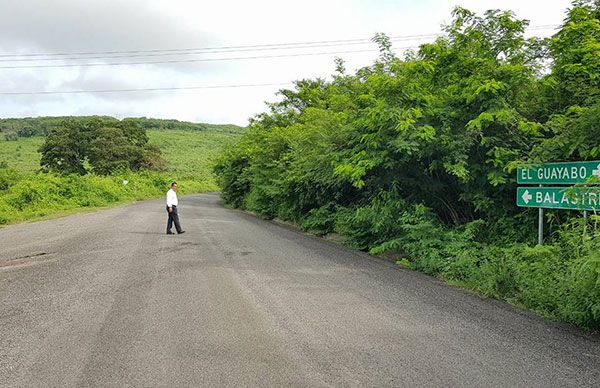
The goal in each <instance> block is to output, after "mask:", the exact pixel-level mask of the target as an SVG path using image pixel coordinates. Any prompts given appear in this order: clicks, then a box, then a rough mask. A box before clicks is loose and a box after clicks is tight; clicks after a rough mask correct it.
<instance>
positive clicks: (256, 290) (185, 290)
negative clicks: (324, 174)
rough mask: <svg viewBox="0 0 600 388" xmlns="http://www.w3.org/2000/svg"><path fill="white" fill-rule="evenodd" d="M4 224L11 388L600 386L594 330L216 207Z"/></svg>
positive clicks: (0, 310)
mask: <svg viewBox="0 0 600 388" xmlns="http://www.w3.org/2000/svg"><path fill="white" fill-rule="evenodd" d="M180 213H181V218H182V223H183V225H184V228H185V229H186V230H187V233H186V234H184V235H181V236H178V235H175V236H167V235H164V234H163V232H164V224H165V221H166V215H165V211H164V208H163V206H162V202H161V201H150V202H143V203H138V204H134V205H129V206H125V207H121V208H116V209H111V210H106V211H101V212H98V213H93V214H85V215H76V216H71V217H67V218H62V219H58V220H52V221H45V222H38V223H32V224H23V225H17V226H11V227H8V228H4V229H0V247H1V249H0V385H2V386H19V387H21V386H124V385H128V386H169V387H174V386H223V385H226V386H356V387H363V386H411V387H412V386H477V387H483V386H507V387H515V386H540V387H549V386H577V387H581V386H594V385H595V386H598V384H599V383H600V339H599V338H598V337H597V336H596V337H595V336H589V335H585V334H583V333H582V332H580V331H578V330H576V329H573V328H571V327H569V326H566V325H561V324H556V323H552V322H548V321H546V320H543V319H540V318H537V317H535V316H533V315H532V314H529V313H526V312H522V311H519V310H516V309H514V308H512V307H510V306H508V305H506V304H504V303H501V302H498V301H492V300H486V299H482V298H479V297H477V296H474V295H472V294H470V293H467V292H465V291H461V290H458V289H455V288H452V287H449V286H446V285H444V284H442V283H440V282H438V281H436V280H434V279H431V278H429V277H427V276H424V275H422V274H419V273H415V272H411V271H406V270H401V269H397V268H395V267H394V266H393V265H392V264H390V263H388V262H385V261H382V260H378V259H373V258H370V257H368V256H366V255H364V254H361V253H355V252H352V251H350V250H347V249H345V248H343V247H340V246H337V245H334V244H332V243H328V242H325V241H322V240H320V239H317V238H314V237H310V236H306V235H304V234H302V233H299V232H297V231H294V230H291V229H289V228H285V227H282V226H279V225H276V224H273V223H270V222H265V221H261V220H258V219H256V218H254V217H252V216H250V215H247V214H244V213H240V212H237V211H233V210H227V209H224V208H222V207H220V206H219V205H218V197H217V196H214V195H202V196H193V197H187V198H184V199H183V200H182V206H181V209H180Z"/></svg>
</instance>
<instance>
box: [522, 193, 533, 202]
mask: <svg viewBox="0 0 600 388" xmlns="http://www.w3.org/2000/svg"><path fill="white" fill-rule="evenodd" d="M521 198H523V201H525V205H527V204H528V203H529V201H531V199H532V198H533V195H531V193H529V190H525V192H524V193H523V196H522V197H521Z"/></svg>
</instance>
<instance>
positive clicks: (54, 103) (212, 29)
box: [0, 0, 570, 125]
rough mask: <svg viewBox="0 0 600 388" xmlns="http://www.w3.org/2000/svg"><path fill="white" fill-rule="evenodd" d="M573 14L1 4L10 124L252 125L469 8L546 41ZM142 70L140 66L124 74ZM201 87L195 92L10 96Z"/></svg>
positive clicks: (445, 5)
mask: <svg viewBox="0 0 600 388" xmlns="http://www.w3.org/2000/svg"><path fill="white" fill-rule="evenodd" d="M569 4H570V0H505V1H488V0H454V1H447V0H417V1H415V0H369V1H366V0H365V1H358V0H303V1H301V2H299V1H294V2H292V1H283V0H277V1H276V0H254V1H242V0H239V1H231V0H219V1H211V2H208V1H199V0H0V117H26V116H46V115H52V116H56V115H88V114H101V115H111V116H116V117H120V118H122V117H128V116H147V117H159V118H175V119H179V120H188V121H197V122H209V123H235V124H240V125H245V124H246V123H247V119H248V118H249V117H250V116H252V115H253V114H255V113H258V112H260V111H262V110H264V108H265V106H264V102H265V101H274V100H276V98H277V97H276V94H275V93H276V91H277V90H278V89H279V88H282V87H285V84H286V83H289V82H291V81H293V80H296V79H302V78H314V77H318V76H320V77H326V76H328V75H329V74H331V73H332V72H333V69H334V65H333V59H334V57H335V56H339V57H342V58H344V60H345V61H346V64H347V68H348V70H349V71H352V70H353V69H355V68H358V67H361V66H365V65H368V64H370V63H372V61H373V60H374V58H376V56H377V52H376V50H375V49H376V47H375V45H374V44H373V43H370V42H369V39H370V38H371V37H372V36H373V35H374V34H375V33H376V32H383V33H386V34H387V35H388V36H390V37H395V39H394V47H395V48H396V49H397V51H398V52H401V51H402V49H403V48H406V47H413V46H417V45H418V44H419V43H423V42H426V41H430V40H432V37H431V35H432V34H436V33H439V32H440V25H442V24H444V23H446V22H448V21H449V19H450V12H451V10H452V8H453V7H454V6H456V5H460V6H463V7H466V8H468V9H471V10H473V11H477V12H482V11H484V10H486V9H496V8H499V9H510V10H513V11H514V12H515V13H516V14H517V16H518V17H520V18H524V19H528V20H530V21H531V25H532V26H534V27H536V28H534V29H532V30H531V31H530V32H529V33H530V34H535V35H540V36H546V35H549V34H551V33H552V27H548V26H556V25H558V24H560V23H561V22H562V20H563V18H564V15H565V11H566V9H567V8H568V7H569ZM415 35H425V36H421V37H415ZM349 40H352V41H349ZM332 41H338V42H332ZM339 41H345V42H339ZM308 42H328V43H320V44H315V43H308ZM290 43H303V44H301V45H291V44H290ZM267 45H271V46H267ZM248 46H254V47H248ZM207 49H208V50H207ZM109 52H110V53H109ZM17 54H18V55H21V56H17ZM32 54H36V55H32ZM37 54H44V55H37ZM55 54H60V55H55ZM305 54H311V55H305ZM315 54H316V55H315ZM131 62H135V63H136V64H130V65H123V63H131ZM140 62H142V63H140ZM148 62H155V63H148ZM156 62H161V63H156ZM80 64H88V65H90V64H91V65H92V66H80ZM107 64H111V65H107ZM114 64H119V65H114ZM65 65H67V66H65ZM247 85H255V86H247ZM256 85H258V86H256ZM222 86H238V87H222ZM190 87H191V88H195V89H188V90H185V89H183V90H182V89H179V90H155V91H148V90H146V91H133V92H131V91H129V92H124V91H121V92H110V93H74V94H28V95H14V94H12V95H10V94H2V93H7V92H13V93H14V92H17V93H21V92H40V91H46V92H56V91H82V90H83V91H98V90H104V91H106V90H123V89H125V90H131V89H171V88H190ZM206 87H208V88H206Z"/></svg>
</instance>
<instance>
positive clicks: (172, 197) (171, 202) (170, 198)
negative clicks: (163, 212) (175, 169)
mask: <svg viewBox="0 0 600 388" xmlns="http://www.w3.org/2000/svg"><path fill="white" fill-rule="evenodd" d="M177 203H178V202H177V193H175V192H174V191H173V189H170V190H169V191H167V206H168V207H171V206H177Z"/></svg>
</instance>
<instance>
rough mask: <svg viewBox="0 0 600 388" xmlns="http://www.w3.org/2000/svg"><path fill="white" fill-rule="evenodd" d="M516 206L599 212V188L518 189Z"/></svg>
mask: <svg viewBox="0 0 600 388" xmlns="http://www.w3.org/2000/svg"><path fill="white" fill-rule="evenodd" d="M517 206H520V207H541V208H545V209H572V210H600V187H598V186H591V187H519V188H517Z"/></svg>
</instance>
